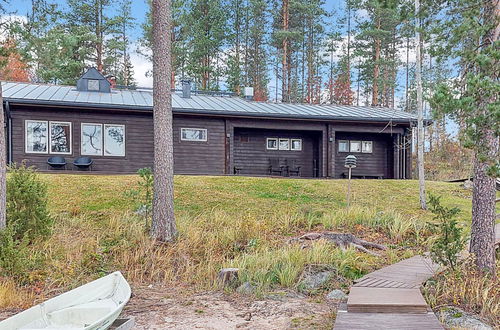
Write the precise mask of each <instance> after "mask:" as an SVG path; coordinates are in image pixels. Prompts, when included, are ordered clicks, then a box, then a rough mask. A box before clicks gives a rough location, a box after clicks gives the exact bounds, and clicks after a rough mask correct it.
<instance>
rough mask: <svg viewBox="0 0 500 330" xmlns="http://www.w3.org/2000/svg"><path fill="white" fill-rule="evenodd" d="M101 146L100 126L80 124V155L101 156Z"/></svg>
mask: <svg viewBox="0 0 500 330" xmlns="http://www.w3.org/2000/svg"><path fill="white" fill-rule="evenodd" d="M102 144H103V143H102V125H101V124H83V123H82V140H81V150H80V153H81V154H82V155H85V156H101V155H102Z"/></svg>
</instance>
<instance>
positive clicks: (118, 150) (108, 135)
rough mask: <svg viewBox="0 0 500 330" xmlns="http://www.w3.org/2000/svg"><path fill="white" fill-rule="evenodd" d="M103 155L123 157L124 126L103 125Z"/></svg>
mask: <svg viewBox="0 0 500 330" xmlns="http://www.w3.org/2000/svg"><path fill="white" fill-rule="evenodd" d="M104 155H105V156H122V157H123V156H125V125H111V124H104Z"/></svg>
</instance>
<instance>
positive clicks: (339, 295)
mask: <svg viewBox="0 0 500 330" xmlns="http://www.w3.org/2000/svg"><path fill="white" fill-rule="evenodd" d="M326 299H329V300H337V301H344V300H346V299H347V295H346V294H345V293H344V291H342V290H338V289H336V290H333V291H331V292H330V293H328V294H327V295H326Z"/></svg>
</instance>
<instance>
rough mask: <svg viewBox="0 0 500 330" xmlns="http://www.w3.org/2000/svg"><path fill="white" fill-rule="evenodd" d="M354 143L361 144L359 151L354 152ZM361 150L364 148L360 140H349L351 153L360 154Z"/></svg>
mask: <svg viewBox="0 0 500 330" xmlns="http://www.w3.org/2000/svg"><path fill="white" fill-rule="evenodd" d="M353 143H358V144H359V150H358V151H353V150H352V148H351V147H352V144H353ZM361 148H362V145H361V141H359V140H349V152H358V153H359V152H361Z"/></svg>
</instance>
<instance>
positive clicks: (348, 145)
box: [338, 140, 351, 152]
mask: <svg viewBox="0 0 500 330" xmlns="http://www.w3.org/2000/svg"><path fill="white" fill-rule="evenodd" d="M341 142H345V143H347V151H343V150H340V143H341ZM338 148H339V152H349V150H351V142H350V141H349V140H339V144H338Z"/></svg>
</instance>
